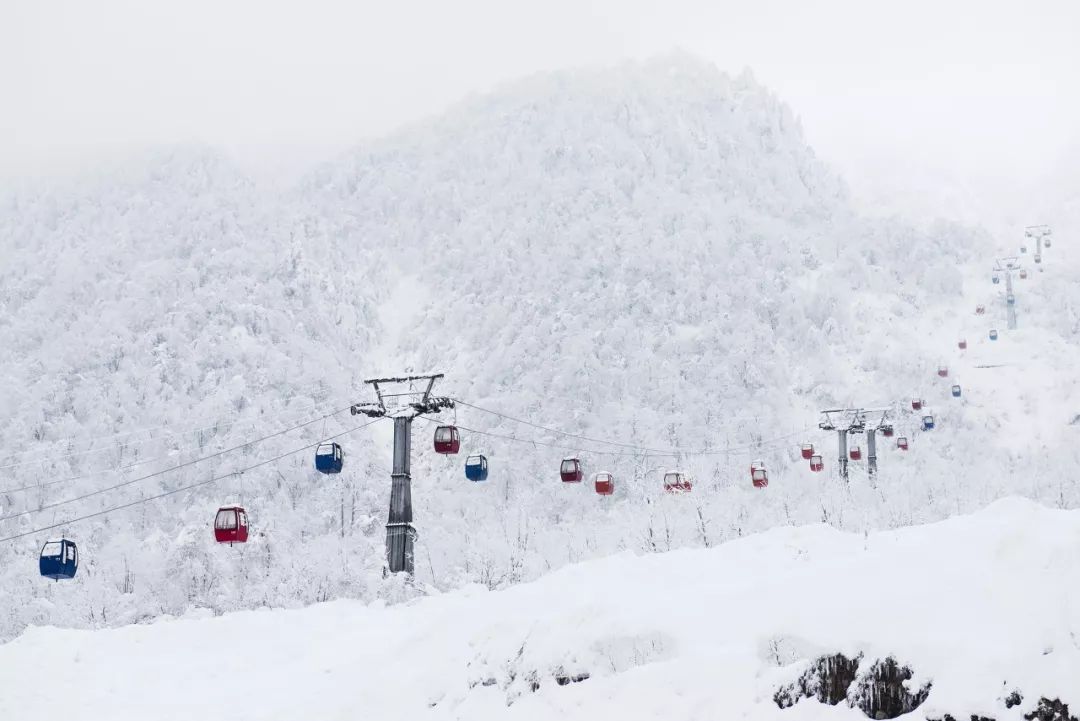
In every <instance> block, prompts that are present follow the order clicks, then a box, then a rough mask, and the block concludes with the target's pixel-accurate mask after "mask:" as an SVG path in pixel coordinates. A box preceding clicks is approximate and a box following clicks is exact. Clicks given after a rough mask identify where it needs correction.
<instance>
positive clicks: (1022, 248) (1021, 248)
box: [1020, 245, 1027, 253]
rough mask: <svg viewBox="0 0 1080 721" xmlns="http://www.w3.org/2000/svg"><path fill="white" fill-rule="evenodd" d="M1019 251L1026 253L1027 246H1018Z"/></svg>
mask: <svg viewBox="0 0 1080 721" xmlns="http://www.w3.org/2000/svg"><path fill="white" fill-rule="evenodd" d="M1020 252H1021V253H1026V252H1027V246H1026V245H1021V246H1020Z"/></svg>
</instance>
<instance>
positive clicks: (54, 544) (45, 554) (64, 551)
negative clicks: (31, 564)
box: [38, 539, 79, 581]
mask: <svg viewBox="0 0 1080 721" xmlns="http://www.w3.org/2000/svg"><path fill="white" fill-rule="evenodd" d="M38 570H40V571H41V575H42V576H44V577H45V578H51V579H53V580H54V581H59V580H60V579H65V580H67V579H69V578H75V572H76V571H77V570H79V549H78V548H76V547H75V543H74V542H73V541H69V540H67V539H60V540H58V541H48V542H47V543H46V544H45V545H44V546H42V547H41V556H40V558H39V559H38Z"/></svg>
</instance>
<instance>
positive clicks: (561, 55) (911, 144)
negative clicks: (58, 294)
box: [0, 0, 1080, 180]
mask: <svg viewBox="0 0 1080 721" xmlns="http://www.w3.org/2000/svg"><path fill="white" fill-rule="evenodd" d="M166 5H168V8H169V9H164V8H165V6H166ZM0 8H2V10H0V160H2V162H0V179H8V180H10V179H12V178H18V177H21V176H24V175H28V174H37V175H40V174H43V173H44V174H49V173H53V172H58V171H65V172H66V171H69V170H70V169H71V168H73V167H76V166H79V165H80V164H82V165H85V164H86V163H88V162H91V163H92V162H94V161H95V160H96V159H97V158H99V157H102V156H103V155H109V154H117V153H122V152H125V151H126V150H128V149H130V148H132V147H140V146H146V145H152V144H160V143H172V142H176V141H201V142H206V143H209V144H211V145H215V146H220V147H223V148H226V149H228V150H229V151H230V152H231V153H233V154H234V156H236V157H238V158H240V159H241V160H243V161H244V162H245V163H247V164H248V165H249V166H250V167H255V168H261V169H262V170H266V169H273V168H278V167H283V168H298V167H301V166H302V165H303V164H304V163H307V162H313V161H317V160H320V159H323V158H325V157H327V156H328V155H330V154H332V153H333V152H335V151H337V150H340V149H342V148H344V147H348V146H349V145H352V144H355V143H357V142H358V141H361V140H362V139H363V138H365V137H370V136H372V135H377V134H382V133H386V132H388V131H390V130H392V129H393V128H394V127H396V126H398V125H400V124H402V123H403V122H408V121H411V120H415V119H418V118H422V117H424V116H426V115H429V114H432V113H436V112H438V111H439V110H440V109H441V108H443V107H445V106H446V105H448V104H449V103H452V102H453V101H455V100H457V99H458V98H460V97H461V96H463V95H465V94H467V93H469V92H473V91H484V90H487V89H490V88H491V87H492V86H493V85H495V84H497V83H498V82H500V81H503V80H507V79H512V78H514V77H517V76H520V75H524V74H528V73H531V72H535V71H538V70H546V69H555V68H563V67H573V66H580V65H596V64H610V63H614V62H617V61H619V60H621V59H625V58H642V57H648V56H650V55H655V54H658V53H663V52H667V51H669V50H672V49H675V48H680V49H683V50H686V51H689V52H691V53H694V54H697V55H700V56H702V57H704V58H706V59H709V60H711V61H713V62H715V63H716V64H717V65H718V66H720V67H721V68H722V69H724V70H728V71H731V72H738V71H740V70H742V69H743V68H744V67H750V68H751V69H752V70H753V72H754V73H755V75H756V76H757V77H758V79H759V80H760V81H762V82H764V83H765V84H767V85H768V86H770V87H771V88H773V89H774V90H775V91H776V92H777V93H778V94H779V95H780V96H781V97H782V98H783V99H784V100H785V101H787V102H788V103H789V104H790V105H791V106H792V107H793V108H794V110H795V112H796V113H797V114H798V115H800V116H801V118H802V120H803V124H804V127H805V128H806V131H807V134H808V137H809V139H810V141H811V143H812V144H813V145H814V146H815V147H816V148H817V149H818V150H819V151H820V153H821V154H822V155H824V156H825V157H826V158H827V159H829V160H831V161H832V162H834V163H835V164H836V165H837V166H839V167H840V168H841V169H844V170H849V171H851V173H852V174H853V175H858V174H860V173H862V174H864V175H866V174H873V173H875V172H879V171H881V170H883V169H888V168H894V167H895V168H896V172H897V173H900V172H901V166H903V167H905V168H910V167H917V168H924V169H925V168H949V169H951V170H952V171H958V172H964V173H969V172H970V173H976V172H977V173H979V174H981V175H983V176H986V177H995V178H999V179H1007V178H1009V177H1010V176H1011V175H1013V174H1016V173H1023V174H1028V175H1030V174H1032V173H1035V172H1037V171H1039V170H1041V169H1043V168H1046V167H1048V166H1050V165H1051V164H1052V163H1053V159H1054V157H1055V156H1056V155H1057V154H1059V153H1060V152H1061V151H1062V150H1063V149H1064V148H1066V147H1068V146H1070V145H1076V144H1077V143H1078V141H1080V2H1078V1H1077V0H1023V1H1021V0H1017V1H1016V2H1001V1H998V0H955V1H950V0H935V1H930V0H906V1H904V2H891V3H883V2H875V1H873V0H813V1H811V0H744V1H743V2H721V1H712V2H710V1H708V0H702V1H690V0H666V1H664V2H648V3H646V2H636V1H634V0H545V1H544V2H531V3H527V4H526V3H520V2H512V1H510V0H442V1H434V2H419V1H416V0H413V1H405V2H400V1H399V2H385V0H384V1H382V2H357V1H352V2H331V1H329V0H304V1H303V2H274V1H273V0H259V1H258V2H239V1H238V0H225V1H222V0H215V1H213V2H204V1H203V0H185V1H184V2H173V3H164V2H145V1H133V2H118V1H116V0H74V1H71V2H67V1H63V0H48V1H47V2H31V1H27V0H0Z"/></svg>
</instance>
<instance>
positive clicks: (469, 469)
mask: <svg viewBox="0 0 1080 721" xmlns="http://www.w3.org/2000/svg"><path fill="white" fill-rule="evenodd" d="M465 477H466V478H468V479H469V480H470V481H486V480H487V477H488V462H487V458H485V457H484V456H481V455H476V456H469V457H468V458H466V459H465Z"/></svg>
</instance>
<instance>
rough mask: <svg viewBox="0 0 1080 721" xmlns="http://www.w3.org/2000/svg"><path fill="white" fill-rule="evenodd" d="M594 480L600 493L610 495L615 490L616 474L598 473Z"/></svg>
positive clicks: (597, 491)
mask: <svg viewBox="0 0 1080 721" xmlns="http://www.w3.org/2000/svg"><path fill="white" fill-rule="evenodd" d="M593 481H594V485H595V486H596V493H597V494H598V495H601V496H610V495H611V494H612V493H614V492H615V476H613V475H611V474H610V473H597V474H596V477H595V478H594V479H593Z"/></svg>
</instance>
